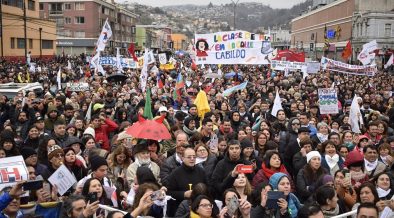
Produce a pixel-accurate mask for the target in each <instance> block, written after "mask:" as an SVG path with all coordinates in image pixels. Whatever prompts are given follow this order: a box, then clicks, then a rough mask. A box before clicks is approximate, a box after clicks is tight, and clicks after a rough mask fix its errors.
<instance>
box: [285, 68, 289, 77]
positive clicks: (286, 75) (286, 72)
mask: <svg viewBox="0 0 394 218" xmlns="http://www.w3.org/2000/svg"><path fill="white" fill-rule="evenodd" d="M288 76H289V68H287V67H286V68H285V77H288Z"/></svg>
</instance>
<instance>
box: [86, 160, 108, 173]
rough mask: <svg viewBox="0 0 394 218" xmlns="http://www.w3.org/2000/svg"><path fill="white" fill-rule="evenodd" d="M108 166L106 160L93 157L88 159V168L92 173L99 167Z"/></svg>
mask: <svg viewBox="0 0 394 218" xmlns="http://www.w3.org/2000/svg"><path fill="white" fill-rule="evenodd" d="M104 165H105V166H108V163H107V160H105V158H103V157H101V156H93V157H92V158H90V168H91V169H92V171H96V170H97V169H98V168H100V167H101V166H104Z"/></svg>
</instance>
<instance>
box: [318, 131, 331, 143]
mask: <svg viewBox="0 0 394 218" xmlns="http://www.w3.org/2000/svg"><path fill="white" fill-rule="evenodd" d="M316 136H317V138H318V139H319V140H320V142H321V143H323V142H325V141H327V140H328V135H323V133H320V132H318V133H316Z"/></svg>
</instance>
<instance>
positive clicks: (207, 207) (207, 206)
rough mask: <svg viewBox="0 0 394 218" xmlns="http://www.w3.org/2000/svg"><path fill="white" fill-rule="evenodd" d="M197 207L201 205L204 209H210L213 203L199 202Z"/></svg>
mask: <svg viewBox="0 0 394 218" xmlns="http://www.w3.org/2000/svg"><path fill="white" fill-rule="evenodd" d="M198 207H202V208H205V209H211V208H213V205H212V204H200V205H198Z"/></svg>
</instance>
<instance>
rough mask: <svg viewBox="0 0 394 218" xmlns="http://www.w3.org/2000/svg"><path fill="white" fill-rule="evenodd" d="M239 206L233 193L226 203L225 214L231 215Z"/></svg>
mask: <svg viewBox="0 0 394 218" xmlns="http://www.w3.org/2000/svg"><path fill="white" fill-rule="evenodd" d="M238 208H239V201H238V198H237V196H236V195H234V196H233V197H232V198H231V199H230V201H229V203H228V204H227V214H228V215H229V216H230V217H232V216H233V215H234V214H235V211H237V210H238Z"/></svg>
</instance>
